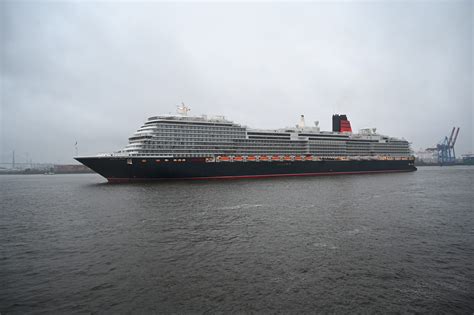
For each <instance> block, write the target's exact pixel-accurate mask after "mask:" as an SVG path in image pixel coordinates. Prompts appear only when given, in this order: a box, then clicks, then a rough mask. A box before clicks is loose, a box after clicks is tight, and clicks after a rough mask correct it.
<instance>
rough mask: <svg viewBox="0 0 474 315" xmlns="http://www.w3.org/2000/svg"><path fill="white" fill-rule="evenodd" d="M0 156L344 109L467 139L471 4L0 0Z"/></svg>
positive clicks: (412, 137) (360, 120) (414, 131)
mask: <svg viewBox="0 0 474 315" xmlns="http://www.w3.org/2000/svg"><path fill="white" fill-rule="evenodd" d="M0 10H1V13H0V14H1V15H0V23H1V24H0V27H1V41H0V44H1V112H0V115H1V116H0V124H1V137H0V153H1V160H2V161H5V162H6V161H10V160H11V152H12V150H15V151H16V153H17V160H20V162H21V160H22V159H25V158H26V154H27V153H28V156H29V157H30V158H32V159H33V161H35V162H49V161H50V162H55V163H57V162H62V163H70V162H72V156H73V155H74V154H75V152H74V143H75V141H76V140H77V141H78V147H79V153H80V154H81V155H86V154H97V153H101V152H108V151H115V150H118V149H121V148H122V147H124V146H125V145H126V143H127V139H128V137H129V136H130V135H131V134H132V133H133V132H134V131H135V130H136V129H137V128H138V127H139V126H140V125H141V124H142V123H143V121H144V120H145V119H146V118H147V117H148V116H152V115H156V114H160V113H168V112H174V111H175V108H176V105H178V104H180V103H181V102H182V101H184V102H185V103H186V104H187V105H189V106H190V107H191V109H192V111H191V114H216V115H225V116H226V117H227V118H229V119H232V120H234V121H236V122H239V123H242V124H244V125H248V126H250V127H256V128H279V127H285V126H288V125H294V124H296V123H297V122H298V117H299V115H300V114H305V116H306V118H307V122H308V121H314V120H319V121H320V125H321V127H322V129H324V130H329V129H330V128H331V115H332V114H333V113H335V112H338V113H346V114H347V115H348V116H349V118H350V120H351V122H352V124H353V127H354V128H355V129H359V128H365V127H377V129H378V131H379V132H381V133H383V134H387V135H390V136H397V137H404V138H406V139H408V140H409V141H411V142H412V146H413V148H414V149H415V150H418V149H419V148H420V147H423V148H426V147H428V146H433V145H435V144H436V143H437V142H438V141H439V140H440V139H441V138H442V137H443V136H445V135H447V134H448V133H449V132H450V130H451V128H452V127H453V126H455V125H456V126H459V127H461V131H460V135H459V139H458V143H457V145H456V149H457V153H458V154H460V153H466V152H469V151H474V149H473V147H474V144H473V130H472V124H473V123H472V122H473V120H474V117H473V94H472V93H473V91H472V86H473V61H472V58H473V23H472V19H473V5H472V1H440V2H430V1H420V2H408V1H403V2H393V1H390V2H389V1H387V2H382V1H380V2H375V1H374V2H340V3H335V2H315V3H299V4H295V3H259V4H253V3H242V4H227V3H221V4H216V3H205V4H204V3H203V4H198V3H180V4H172V3H132V2H130V3H126V2H121V3H114V2H96V3H93V2H87V3H80V2H74V3H61V2H43V3H39V2H8V1H7V2H5V1H3V2H1V3H0Z"/></svg>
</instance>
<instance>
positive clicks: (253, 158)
mask: <svg viewBox="0 0 474 315" xmlns="http://www.w3.org/2000/svg"><path fill="white" fill-rule="evenodd" d="M256 160H257V159H256V158H255V156H253V155H250V156H248V157H247V161H251V162H255V161H256Z"/></svg>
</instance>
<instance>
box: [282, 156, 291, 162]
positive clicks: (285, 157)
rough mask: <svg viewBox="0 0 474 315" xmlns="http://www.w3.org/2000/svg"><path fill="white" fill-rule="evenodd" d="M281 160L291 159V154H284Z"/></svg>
mask: <svg viewBox="0 0 474 315" xmlns="http://www.w3.org/2000/svg"><path fill="white" fill-rule="evenodd" d="M283 160H285V161H291V156H289V155H285V156H284V157H283Z"/></svg>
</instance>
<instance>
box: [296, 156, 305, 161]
mask: <svg viewBox="0 0 474 315" xmlns="http://www.w3.org/2000/svg"><path fill="white" fill-rule="evenodd" d="M295 161H303V158H302V157H301V156H299V155H297V156H295Z"/></svg>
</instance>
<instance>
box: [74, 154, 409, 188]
mask: <svg viewBox="0 0 474 315" xmlns="http://www.w3.org/2000/svg"><path fill="white" fill-rule="evenodd" d="M76 160H77V161H79V162H81V163H82V164H84V165H86V166H87V167H89V168H91V169H92V170H94V171H95V172H97V173H99V174H100V175H102V176H103V177H105V178H107V180H108V181H109V182H130V181H147V180H166V179H213V178H214V179H217V178H254V177H279V176H315V175H342V174H360V173H388V172H410V171H415V170H416V167H415V166H414V164H413V161H412V160H361V161H356V160H346V161H341V160H323V161H272V162H264V161H261V162H206V160H205V159H204V158H186V160H185V161H183V160H181V159H176V160H177V161H173V159H170V160H169V161H164V160H163V159H160V161H159V162H157V160H155V159H152V158H132V159H131V158H123V157H77V158H76ZM178 160H181V161H178Z"/></svg>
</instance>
